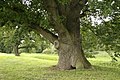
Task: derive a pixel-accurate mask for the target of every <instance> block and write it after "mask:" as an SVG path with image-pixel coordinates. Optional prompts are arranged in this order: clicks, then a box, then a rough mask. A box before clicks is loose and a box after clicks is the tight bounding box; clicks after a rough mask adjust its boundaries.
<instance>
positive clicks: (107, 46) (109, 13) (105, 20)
mask: <svg viewBox="0 0 120 80" xmlns="http://www.w3.org/2000/svg"><path fill="white" fill-rule="evenodd" d="M118 3H120V1H116V0H110V1H104V0H101V1H100V0H89V1H88V5H87V7H88V6H89V7H88V9H87V10H86V14H87V16H85V17H83V18H82V19H81V33H82V34H83V46H84V48H85V49H87V50H88V48H89V49H90V50H105V51H106V52H108V54H109V55H110V56H111V57H113V58H115V57H114V55H113V54H112V53H110V52H111V51H114V52H115V53H117V52H120V51H119V50H120V49H119V48H120V46H119V41H120V38H119V35H120V33H119V30H120V27H119V26H120V24H119V23H120V16H119V15H120V10H119V8H120V5H119V4H118ZM106 5H107V6H106ZM86 46H88V48H87V47H86Z"/></svg>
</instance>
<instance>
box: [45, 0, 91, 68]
mask: <svg viewBox="0 0 120 80" xmlns="http://www.w3.org/2000/svg"><path fill="white" fill-rule="evenodd" d="M43 2H44V4H46V5H45V9H46V10H47V11H48V14H49V19H50V23H51V24H52V25H53V26H54V27H53V28H54V29H55V30H56V32H58V44H56V43H55V45H57V46H56V48H57V49H58V55H59V60H58V65H57V67H58V68H59V69H63V70H69V69H72V68H91V64H90V63H89V61H88V60H87V59H86V58H85V56H84V52H83V50H82V39H81V36H80V22H79V17H80V11H81V10H82V9H83V7H84V5H85V3H86V2H87V0H81V1H79V0H71V1H70V2H69V3H68V4H67V5H60V4H59V2H57V1H56V0H45V1H43ZM58 16H62V17H64V21H61V20H60V19H59V18H58Z"/></svg>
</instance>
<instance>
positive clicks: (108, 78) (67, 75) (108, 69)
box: [0, 54, 120, 80]
mask: <svg viewBox="0 0 120 80" xmlns="http://www.w3.org/2000/svg"><path fill="white" fill-rule="evenodd" d="M57 60H58V57H57V55H47V54H21V56H20V57H15V56H14V55H13V54H0V80H120V62H119V61H120V60H119V61H118V62H116V63H113V62H111V59H110V57H108V56H107V55H96V58H92V59H91V58H89V61H90V62H91V63H92V64H93V69H89V70H84V69H83V70H80V69H78V70H66V71H60V70H52V69H51V68H49V67H50V66H52V65H55V64H57Z"/></svg>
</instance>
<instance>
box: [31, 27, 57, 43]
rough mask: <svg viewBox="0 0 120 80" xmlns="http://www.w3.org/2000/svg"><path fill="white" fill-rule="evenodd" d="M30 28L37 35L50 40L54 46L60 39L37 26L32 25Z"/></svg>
mask: <svg viewBox="0 0 120 80" xmlns="http://www.w3.org/2000/svg"><path fill="white" fill-rule="evenodd" d="M30 28H31V29H32V30H34V31H35V32H36V33H37V34H41V35H42V36H43V37H45V38H46V39H48V40H49V41H50V42H51V43H52V44H54V41H55V40H57V39H58V36H57V35H55V34H53V33H52V32H50V31H49V30H47V29H44V28H42V27H40V26H37V25H31V26H30Z"/></svg>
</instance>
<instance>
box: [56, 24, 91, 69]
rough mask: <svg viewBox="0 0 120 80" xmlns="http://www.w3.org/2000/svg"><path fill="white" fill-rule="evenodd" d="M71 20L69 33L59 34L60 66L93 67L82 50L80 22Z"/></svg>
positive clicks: (62, 67) (63, 67) (70, 67)
mask: <svg viewBox="0 0 120 80" xmlns="http://www.w3.org/2000/svg"><path fill="white" fill-rule="evenodd" d="M72 24H74V22H71V23H70V25H69V27H70V26H73V28H70V29H71V30H69V34H65V33H63V34H62V33H61V34H59V43H58V44H59V47H58V48H57V49H58V54H59V61H58V67H59V68H60V69H65V70H66V69H72V68H91V64H90V63H89V61H88V60H87V59H86V58H85V56H84V52H83V50H82V43H81V40H82V39H81V36H80V27H79V24H78V23H76V24H74V25H72Z"/></svg>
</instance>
